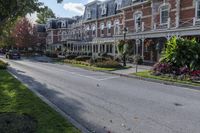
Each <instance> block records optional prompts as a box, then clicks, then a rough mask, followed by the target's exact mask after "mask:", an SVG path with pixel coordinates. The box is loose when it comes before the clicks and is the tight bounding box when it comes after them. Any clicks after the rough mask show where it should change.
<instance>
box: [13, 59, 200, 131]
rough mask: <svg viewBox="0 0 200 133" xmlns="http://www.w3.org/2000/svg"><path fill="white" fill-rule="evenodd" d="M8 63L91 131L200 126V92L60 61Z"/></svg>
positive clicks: (196, 129) (171, 129) (169, 129)
mask: <svg viewBox="0 0 200 133" xmlns="http://www.w3.org/2000/svg"><path fill="white" fill-rule="evenodd" d="M9 63H10V67H11V71H12V73H14V74H15V75H16V76H17V77H18V78H20V79H21V80H22V81H23V82H24V83H26V84H28V85H29V86H31V87H32V88H34V89H35V90H36V91H37V92H39V93H40V94H41V95H43V96H44V97H46V98H47V99H48V100H50V101H51V102H52V103H54V104H56V105H57V107H59V108H60V109H61V110H62V111H64V112H65V113H66V114H68V115H70V116H71V117H72V118H73V119H74V120H76V121H77V122H78V123H80V124H81V125H83V126H84V127H86V128H87V129H89V130H90V131H92V132H96V133H109V131H110V132H111V133H199V131H200V114H199V113H200V92H199V91H194V90H190V89H187V88H180V87H175V86H168V85H163V84H159V83H152V82H147V81H142V80H138V79H129V78H125V77H119V76H115V75H109V74H105V73H101V72H92V71H87V70H83V69H80V68H74V67H70V66H67V65H61V64H52V63H42V62H36V61H30V60H29V61H28V60H22V61H9ZM55 122H56V121H55Z"/></svg>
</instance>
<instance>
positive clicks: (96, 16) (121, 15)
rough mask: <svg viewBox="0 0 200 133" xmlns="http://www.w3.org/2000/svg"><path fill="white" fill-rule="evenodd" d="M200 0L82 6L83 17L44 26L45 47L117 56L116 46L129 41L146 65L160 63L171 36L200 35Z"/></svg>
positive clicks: (112, 0) (116, 0)
mask: <svg viewBox="0 0 200 133" xmlns="http://www.w3.org/2000/svg"><path fill="white" fill-rule="evenodd" d="M199 24H200V0H107V1H104V2H100V1H97V0H96V1H93V2H91V3H88V4H87V5H85V12H84V15H83V16H81V17H74V18H63V19H53V20H50V21H48V23H47V48H48V49H50V50H55V51H60V52H65V53H67V54H78V55H91V56H93V57H98V56H101V55H102V54H105V53H106V54H109V55H112V56H114V57H116V56H117V55H118V54H117V47H116V46H117V43H118V41H119V40H122V39H123V37H124V33H123V29H124V28H126V29H127V35H126V36H127V37H126V40H129V41H131V42H132V45H133V47H132V51H133V52H132V53H133V54H139V55H141V56H142V58H143V59H144V60H145V61H147V62H156V61H158V60H159V57H160V53H161V51H162V49H163V47H164V44H165V43H166V41H167V40H169V39H170V38H171V37H172V36H177V37H187V38H192V37H196V38H197V40H199V37H200V36H199V35H200V27H199Z"/></svg>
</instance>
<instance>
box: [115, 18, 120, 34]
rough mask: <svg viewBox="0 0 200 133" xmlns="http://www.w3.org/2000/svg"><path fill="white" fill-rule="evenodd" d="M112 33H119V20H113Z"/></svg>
mask: <svg viewBox="0 0 200 133" xmlns="http://www.w3.org/2000/svg"><path fill="white" fill-rule="evenodd" d="M116 28H118V29H117V31H116ZM114 34H115V35H119V34H120V22H119V20H115V23H114Z"/></svg>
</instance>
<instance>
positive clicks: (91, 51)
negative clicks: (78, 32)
mask: <svg viewBox="0 0 200 133" xmlns="http://www.w3.org/2000/svg"><path fill="white" fill-rule="evenodd" d="M91 52H92V58H94V44H93V43H92V50H91Z"/></svg>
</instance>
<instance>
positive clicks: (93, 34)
mask: <svg viewBox="0 0 200 133" xmlns="http://www.w3.org/2000/svg"><path fill="white" fill-rule="evenodd" d="M95 35H96V25H95V24H93V25H92V36H95Z"/></svg>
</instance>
